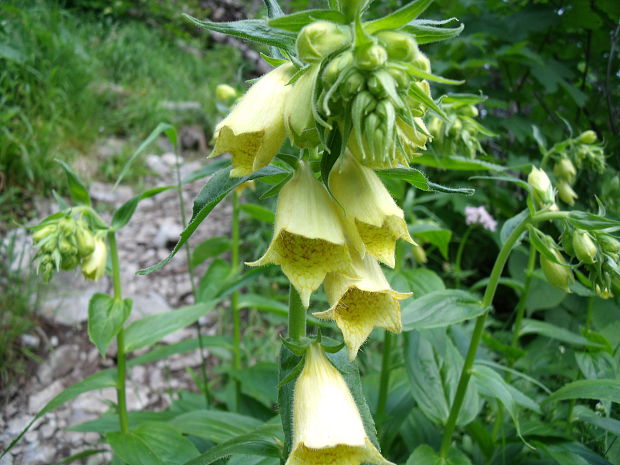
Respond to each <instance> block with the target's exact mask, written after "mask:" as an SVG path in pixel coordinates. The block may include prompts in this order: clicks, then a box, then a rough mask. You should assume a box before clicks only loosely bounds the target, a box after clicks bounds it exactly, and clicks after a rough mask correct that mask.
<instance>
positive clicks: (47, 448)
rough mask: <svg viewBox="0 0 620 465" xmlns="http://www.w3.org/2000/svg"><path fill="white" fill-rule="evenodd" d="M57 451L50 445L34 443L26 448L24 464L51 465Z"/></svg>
mask: <svg viewBox="0 0 620 465" xmlns="http://www.w3.org/2000/svg"><path fill="white" fill-rule="evenodd" d="M55 453H56V451H55V449H54V447H52V446H51V445H49V444H39V443H38V442H33V443H32V444H29V445H28V446H27V447H26V450H25V451H24V458H23V460H22V462H23V463H24V464H26V463H27V464H28V465H49V464H50V463H52V459H53V458H54V455H55Z"/></svg>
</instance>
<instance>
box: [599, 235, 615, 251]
mask: <svg viewBox="0 0 620 465" xmlns="http://www.w3.org/2000/svg"><path fill="white" fill-rule="evenodd" d="M597 239H598V243H599V245H600V246H601V248H602V249H603V250H604V251H605V252H607V253H611V254H614V253H615V254H617V253H620V241H618V240H617V239H616V238H615V237H613V236H610V235H609V234H600V235H599V236H598V237H597Z"/></svg>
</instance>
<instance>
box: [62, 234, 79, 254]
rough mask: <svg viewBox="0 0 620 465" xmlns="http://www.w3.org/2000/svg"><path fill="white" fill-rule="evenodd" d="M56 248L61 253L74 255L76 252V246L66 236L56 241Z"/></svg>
mask: <svg viewBox="0 0 620 465" xmlns="http://www.w3.org/2000/svg"><path fill="white" fill-rule="evenodd" d="M58 250H60V253H61V254H62V255H74V254H76V253H77V248H76V247H75V245H73V243H72V242H71V241H69V240H68V239H67V238H66V237H65V238H63V239H61V240H60V242H59V243H58Z"/></svg>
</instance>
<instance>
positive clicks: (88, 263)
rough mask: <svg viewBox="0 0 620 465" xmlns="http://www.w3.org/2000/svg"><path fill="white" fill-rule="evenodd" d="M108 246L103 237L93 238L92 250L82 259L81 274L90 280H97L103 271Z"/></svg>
mask: <svg viewBox="0 0 620 465" xmlns="http://www.w3.org/2000/svg"><path fill="white" fill-rule="evenodd" d="M107 260H108V248H107V246H106V244H105V241H104V240H103V239H100V238H98V237H96V238H95V247H94V249H93V252H92V253H91V254H90V255H88V256H87V257H86V258H84V260H83V261H82V275H84V277H85V278H86V279H90V280H91V281H98V280H99V279H100V278H101V277H102V276H103V274H104V273H105V266H106V263H107Z"/></svg>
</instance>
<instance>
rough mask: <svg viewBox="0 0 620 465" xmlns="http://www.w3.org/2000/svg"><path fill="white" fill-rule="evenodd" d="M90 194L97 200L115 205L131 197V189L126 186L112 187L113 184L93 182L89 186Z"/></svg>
mask: <svg viewBox="0 0 620 465" xmlns="http://www.w3.org/2000/svg"><path fill="white" fill-rule="evenodd" d="M89 192H90V196H91V197H92V198H93V199H95V200H98V201H99V202H105V203H109V204H112V205H115V206H120V205H121V204H123V203H125V202H127V201H128V200H129V199H130V198H131V197H133V195H134V194H133V190H132V189H131V187H128V186H118V187H117V188H116V189H114V185H113V184H108V183H104V182H93V183H92V184H91V186H90V190H89Z"/></svg>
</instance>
